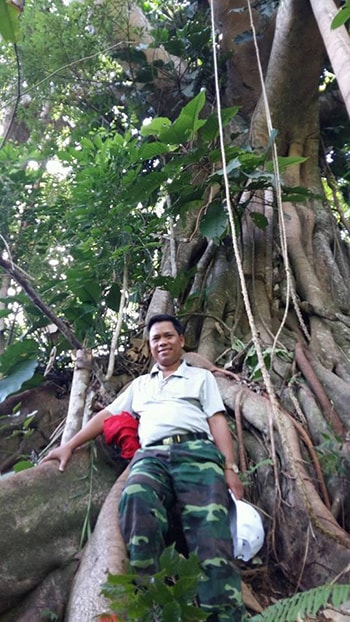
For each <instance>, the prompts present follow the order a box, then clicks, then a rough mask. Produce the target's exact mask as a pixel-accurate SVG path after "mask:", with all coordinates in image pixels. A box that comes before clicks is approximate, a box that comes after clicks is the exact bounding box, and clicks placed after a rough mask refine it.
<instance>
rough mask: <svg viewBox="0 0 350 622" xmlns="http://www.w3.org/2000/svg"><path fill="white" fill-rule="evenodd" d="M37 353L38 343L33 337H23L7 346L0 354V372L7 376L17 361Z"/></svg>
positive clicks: (20, 361) (34, 355)
mask: <svg viewBox="0 0 350 622" xmlns="http://www.w3.org/2000/svg"><path fill="white" fill-rule="evenodd" d="M37 354H38V344H37V343H36V342H35V341H34V339H24V340H23V341H17V342H16V343H13V344H11V345H10V346H7V348H6V350H5V351H4V352H3V353H2V354H1V356H0V373H1V374H2V375H3V376H8V375H9V374H10V372H11V373H12V371H13V370H15V369H16V368H17V365H18V364H19V363H22V362H23V361H27V360H28V359H33V358H34V357H36V356H37Z"/></svg>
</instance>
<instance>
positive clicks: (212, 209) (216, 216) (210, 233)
mask: <svg viewBox="0 0 350 622" xmlns="http://www.w3.org/2000/svg"><path fill="white" fill-rule="evenodd" d="M226 228H227V215H226V212H225V210H224V208H223V206H222V204H221V202H218V203H212V204H211V205H209V207H208V209H207V211H206V213H205V215H204V216H203V218H202V219H201V221H200V225H199V230H200V232H201V234H202V235H204V236H205V237H207V238H209V239H210V240H214V241H218V240H220V238H221V237H222V236H223V235H224V233H225V231H226Z"/></svg>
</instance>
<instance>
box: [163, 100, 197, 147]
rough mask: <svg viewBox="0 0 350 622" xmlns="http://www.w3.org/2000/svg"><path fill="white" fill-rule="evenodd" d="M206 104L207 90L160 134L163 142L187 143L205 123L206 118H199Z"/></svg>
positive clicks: (183, 109)
mask: <svg viewBox="0 0 350 622" xmlns="http://www.w3.org/2000/svg"><path fill="white" fill-rule="evenodd" d="M204 105H205V91H200V93H198V95H196V97H194V98H193V99H192V100H191V101H190V102H189V103H188V104H186V106H185V107H184V108H182V110H181V112H180V114H179V116H178V118H177V119H176V120H175V121H174V123H173V124H172V125H171V127H169V128H168V129H166V130H164V131H163V132H161V133H160V134H159V138H160V140H161V141H162V142H163V143H168V144H170V145H171V144H172V145H181V144H183V143H186V142H187V141H188V140H189V139H190V138H191V137H192V136H193V134H194V133H195V132H197V131H198V130H199V129H200V128H201V127H202V126H203V125H205V123H206V120H205V119H199V118H198V117H199V114H200V112H201V111H202V109H203V107H204Z"/></svg>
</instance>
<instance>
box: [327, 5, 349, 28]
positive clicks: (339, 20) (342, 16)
mask: <svg viewBox="0 0 350 622" xmlns="http://www.w3.org/2000/svg"><path fill="white" fill-rule="evenodd" d="M349 19H350V6H343V7H342V8H341V9H340V11H339V13H337V14H336V16H335V17H334V18H333V20H332V23H331V29H332V30H335V29H336V28H339V27H340V26H343V25H344V24H345V23H346V22H347V21H348V20H349Z"/></svg>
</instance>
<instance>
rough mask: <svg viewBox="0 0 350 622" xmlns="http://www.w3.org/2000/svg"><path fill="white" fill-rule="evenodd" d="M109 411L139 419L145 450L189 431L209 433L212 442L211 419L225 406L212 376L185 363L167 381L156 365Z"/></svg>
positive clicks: (115, 401) (126, 391)
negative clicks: (148, 446) (127, 414)
mask: <svg viewBox="0 0 350 622" xmlns="http://www.w3.org/2000/svg"><path fill="white" fill-rule="evenodd" d="M107 410H108V411H109V412H110V413H111V414H112V415H117V414H118V413H120V412H121V411H123V410H124V411H127V412H130V413H131V414H133V415H134V416H136V417H139V420H140V424H139V438H140V443H141V446H142V447H144V446H145V445H148V444H150V443H153V442H154V441H157V440H158V439H160V438H164V437H167V436H173V435H174V434H186V433H187V432H205V433H206V434H208V437H209V438H210V439H212V436H211V434H210V430H209V425H208V419H209V418H210V417H212V416H213V415H215V413H217V412H223V411H224V410H225V407H224V404H223V401H222V399H221V395H220V392H219V389H218V386H217V384H216V380H215V378H214V376H213V375H212V373H211V372H209V371H207V370H206V369H201V368H199V367H190V366H189V365H187V363H186V362H185V361H182V362H181V364H180V366H179V367H178V369H177V370H176V371H174V372H173V373H172V374H171V375H170V376H168V377H167V378H163V373H162V372H161V371H160V370H159V369H158V367H157V365H154V367H153V368H152V370H151V372H150V373H149V374H146V375H144V376H139V378H136V379H135V380H133V381H132V383H131V384H130V385H129V387H128V388H127V389H126V390H125V391H124V392H123V393H121V395H119V396H118V397H117V398H116V399H115V400H114V401H113V402H112V403H111V404H110V405H109V406H107Z"/></svg>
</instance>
